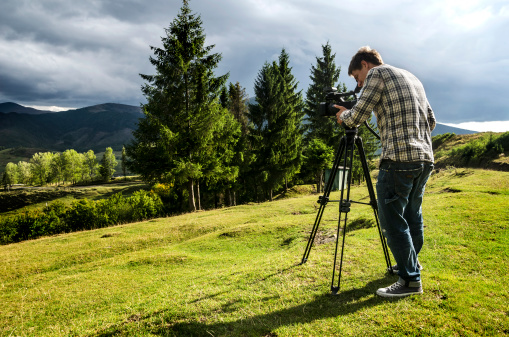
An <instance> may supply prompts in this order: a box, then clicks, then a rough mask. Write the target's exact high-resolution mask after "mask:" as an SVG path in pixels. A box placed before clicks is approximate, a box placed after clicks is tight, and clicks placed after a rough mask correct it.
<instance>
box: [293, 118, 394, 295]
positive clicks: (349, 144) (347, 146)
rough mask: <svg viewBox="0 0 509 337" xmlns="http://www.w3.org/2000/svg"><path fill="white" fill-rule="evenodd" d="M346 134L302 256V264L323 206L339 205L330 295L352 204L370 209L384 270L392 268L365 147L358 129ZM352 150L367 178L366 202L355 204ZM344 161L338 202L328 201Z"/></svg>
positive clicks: (312, 240)
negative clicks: (373, 217)
mask: <svg viewBox="0 0 509 337" xmlns="http://www.w3.org/2000/svg"><path fill="white" fill-rule="evenodd" d="M365 125H366V126H367V127H368V129H369V130H370V131H371V132H372V133H373V134H374V135H375V136H376V137H377V138H379V137H378V135H377V134H376V133H375V132H374V131H373V130H372V129H371V128H370V127H369V126H368V124H367V123H365ZM345 130H346V134H345V135H344V136H343V137H342V138H341V141H340V143H339V148H338V150H337V153H336V157H335V158H334V165H333V167H332V171H331V174H330V176H329V179H328V181H327V184H326V185H325V191H324V194H323V196H320V197H319V198H318V203H320V209H319V210H318V214H317V215H316V220H315V224H314V225H313V229H312V231H311V235H310V237H309V240H308V244H307V246H306V250H305V252H304V256H303V257H302V262H301V264H304V263H306V262H307V260H308V257H309V253H310V252H311V247H312V246H313V242H314V240H315V237H316V233H317V231H318V226H319V225H320V221H321V220H322V215H323V212H324V211H325V207H326V206H327V204H328V203H329V201H330V202H339V219H338V229H337V235H336V251H335V253H334V266H333V268H332V282H331V292H332V293H333V294H337V292H338V291H339V288H340V284H341V270H342V268H343V252H344V249H345V237H346V223H347V217H348V212H350V206H351V204H352V203H358V204H364V205H370V206H371V207H372V208H373V212H374V215H375V220H376V226H377V228H378V234H379V235H380V241H381V242H382V248H383V251H384V255H385V262H386V263H387V269H388V270H389V271H390V272H392V268H391V260H390V255H389V250H388V248H387V242H386V241H385V238H384V237H383V235H382V231H381V229H380V222H379V220H378V206H377V202H376V196H375V191H374V189H373V183H372V182H371V176H370V175H369V168H368V164H367V162H366V154H365V152H364V147H363V145H362V139H361V137H359V136H358V135H357V134H358V129H357V128H348V127H346V126H345ZM355 147H357V150H358V152H359V156H360V159H361V163H362V170H363V173H364V178H365V179H366V185H367V187H368V192H369V198H370V202H369V203H364V202H358V201H352V200H350V187H351V184H352V174H351V172H352V164H353V157H354V150H355ZM341 162H343V168H342V173H343V179H342V181H341V182H340V184H341V185H342V186H341V200H329V195H330V192H331V190H332V187H333V184H334V180H335V177H336V175H337V173H338V170H339V164H340V163H341ZM347 174H348V184H347V186H346V196H345V177H346V175H347ZM343 213H344V215H345V217H344V226H343V241H342V246H341V259H340V264H339V277H338V284H337V286H334V276H335V272H336V262H337V255H338V246H339V232H340V230H341V216H342V214H343Z"/></svg>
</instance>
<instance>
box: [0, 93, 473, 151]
mask: <svg viewBox="0 0 509 337" xmlns="http://www.w3.org/2000/svg"><path fill="white" fill-rule="evenodd" d="M142 116H143V114H142V113H141V109H140V107H136V106H132V105H123V104H114V103H105V104H99V105H94V106H89V107H85V108H81V109H75V110H68V111H62V112H51V111H43V110H37V109H34V108H28V107H24V106H22V105H19V104H16V103H12V102H8V103H0V146H3V147H6V148H14V147H26V148H43V149H47V150H49V151H65V150H67V149H74V150H76V151H78V152H85V151H88V150H94V151H95V152H101V151H104V150H105V149H106V147H111V148H113V150H115V151H119V150H121V149H122V146H123V145H124V144H126V143H128V142H129V141H130V140H131V139H132V137H133V136H132V132H133V130H135V129H136V128H137V122H138V120H139V118H140V117H142ZM443 133H455V134H457V135H460V134H470V133H476V132H475V131H470V130H464V129H459V128H455V127H450V126H447V125H443V124H437V126H436V128H435V130H434V131H433V133H432V135H433V136H436V135H439V134H443Z"/></svg>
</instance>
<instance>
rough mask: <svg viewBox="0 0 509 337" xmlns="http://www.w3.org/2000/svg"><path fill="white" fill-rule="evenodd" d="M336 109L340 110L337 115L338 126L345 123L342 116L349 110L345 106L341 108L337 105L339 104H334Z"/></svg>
mask: <svg viewBox="0 0 509 337" xmlns="http://www.w3.org/2000/svg"><path fill="white" fill-rule="evenodd" d="M334 107H335V108H336V109H339V111H338V113H337V114H336V119H337V120H338V124H341V123H343V121H342V120H341V118H340V116H341V114H342V113H343V112H345V111H346V110H348V109H347V108H345V107H344V106H341V105H337V104H334Z"/></svg>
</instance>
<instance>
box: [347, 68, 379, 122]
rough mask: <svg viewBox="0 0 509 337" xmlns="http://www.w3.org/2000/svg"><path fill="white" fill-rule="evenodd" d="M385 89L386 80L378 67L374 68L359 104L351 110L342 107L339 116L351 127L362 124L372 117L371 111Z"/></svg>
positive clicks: (367, 79)
mask: <svg viewBox="0 0 509 337" xmlns="http://www.w3.org/2000/svg"><path fill="white" fill-rule="evenodd" d="M383 89H384V82H383V79H382V76H381V74H380V72H379V71H377V69H376V68H373V69H372V70H370V73H369V74H368V76H367V77H366V81H365V83H364V90H363V91H362V93H361V96H360V97H359V101H358V102H357V104H355V105H354V106H353V108H352V109H350V110H346V109H340V113H341V114H340V116H339V118H340V119H341V120H342V121H344V122H345V124H346V125H348V126H349V127H356V126H358V125H361V124H362V123H364V122H365V121H366V120H367V119H368V118H370V117H371V112H372V111H373V110H374V108H375V106H376V105H377V103H378V102H380V100H381V98H382V91H383Z"/></svg>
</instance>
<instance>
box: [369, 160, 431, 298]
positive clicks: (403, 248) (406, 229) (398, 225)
mask: <svg viewBox="0 0 509 337" xmlns="http://www.w3.org/2000/svg"><path fill="white" fill-rule="evenodd" d="M426 165H427V164H422V163H395V162H383V163H382V165H381V166H380V172H379V175H378V181H377V194H378V195H377V200H378V209H379V217H380V224H381V227H382V231H383V233H384V235H385V237H386V238H387V244H388V245H389V247H390V249H391V251H392V254H393V256H394V259H395V260H396V263H397V264H398V269H399V270H398V274H399V275H400V279H399V280H398V282H396V283H394V284H393V285H391V286H390V287H387V288H381V289H379V290H378V291H377V294H379V295H380V296H386V297H400V296H407V295H410V294H415V293H422V287H421V278H420V270H419V266H418V260H417V255H418V253H419V252H420V250H421V248H422V244H423V221H422V210H421V203H422V196H423V194H424V186H425V184H426V181H427V179H428V177H429V173H430V172H431V170H428V169H425V166H426ZM429 165H431V164H429ZM429 165H428V166H429ZM431 169H432V165H431Z"/></svg>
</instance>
